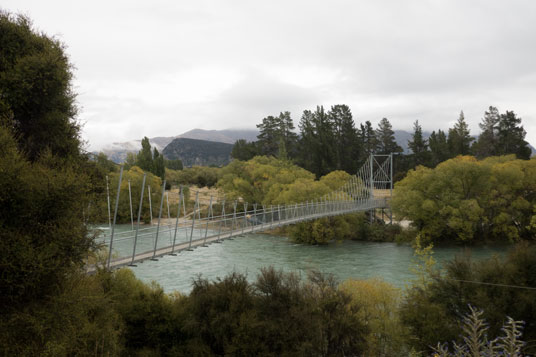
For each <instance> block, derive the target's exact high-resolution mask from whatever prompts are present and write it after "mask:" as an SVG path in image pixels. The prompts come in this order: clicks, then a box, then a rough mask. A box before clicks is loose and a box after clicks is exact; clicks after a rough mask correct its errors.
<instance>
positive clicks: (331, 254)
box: [131, 234, 504, 293]
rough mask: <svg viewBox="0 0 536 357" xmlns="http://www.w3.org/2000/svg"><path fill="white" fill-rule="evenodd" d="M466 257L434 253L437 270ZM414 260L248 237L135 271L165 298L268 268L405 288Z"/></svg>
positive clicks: (482, 252) (364, 246) (388, 247)
mask: <svg viewBox="0 0 536 357" xmlns="http://www.w3.org/2000/svg"><path fill="white" fill-rule="evenodd" d="M466 252H467V250H466ZM463 253H464V248H461V247H457V246H451V247H436V248H434V258H435V259H436V260H437V261H438V264H439V265H441V263H442V262H445V261H446V260H449V259H452V258H453V257H454V256H455V255H456V254H463ZM470 254H471V255H472V257H473V258H475V259H482V258H486V257H490V256H492V255H493V254H504V249H503V248H500V247H478V248H472V249H471V250H470ZM414 259H415V258H414V256H413V249H412V248H411V247H409V246H407V245H398V244H396V243H374V242H357V241H343V242H338V243H337V242H333V243H331V244H328V245H325V246H310V245H302V244H294V243H292V242H291V241H289V240H288V238H286V237H280V236H273V235H268V234H250V235H245V236H244V237H236V238H234V239H233V240H226V241H224V242H223V243H221V244H211V245H209V246H208V247H199V248H197V249H195V250H194V251H184V252H181V253H179V254H178V255H177V256H165V257H162V258H160V259H159V260H158V261H150V260H147V261H144V262H143V263H138V266H137V267H133V268H131V269H132V270H133V271H134V273H135V274H136V276H137V277H138V278H139V279H141V280H143V281H145V282H151V281H156V282H157V283H158V284H160V285H161V286H162V287H163V289H164V290H165V291H166V292H172V291H174V290H177V291H179V292H181V293H188V292H189V291H190V290H191V287H192V281H193V279H194V278H195V277H197V276H202V277H204V278H208V279H209V280H214V279H216V278H218V277H224V276H225V275H226V274H228V273H231V272H233V271H236V272H239V273H245V274H247V277H248V280H250V281H254V280H255V279H256V276H257V274H258V273H259V271H260V269H261V268H262V267H266V266H274V267H275V268H276V269H280V270H283V271H287V272H297V273H299V274H301V275H302V276H303V277H306V276H307V273H308V272H309V271H311V270H319V271H321V272H323V273H328V274H333V275H334V276H335V277H336V278H337V279H338V280H339V281H344V280H345V279H349V278H354V279H367V278H372V277H379V278H382V279H384V280H386V281H388V282H390V283H392V284H394V285H395V286H398V287H401V288H403V287H404V286H405V285H406V284H407V283H408V281H409V280H410V279H412V278H413V275H412V274H411V272H410V269H411V266H412V264H413V261H414Z"/></svg>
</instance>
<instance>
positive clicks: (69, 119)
mask: <svg viewBox="0 0 536 357" xmlns="http://www.w3.org/2000/svg"><path fill="white" fill-rule="evenodd" d="M0 49H1V50H0V118H1V121H2V123H3V124H2V125H4V126H6V127H9V128H11V129H12V130H13V134H14V136H15V137H16V138H17V143H18V147H19V149H20V150H21V151H22V152H24V153H25V155H26V157H27V158H28V159H30V160H31V161H34V160H36V159H37V158H38V157H39V155H40V154H41V153H43V152H44V151H46V150H50V152H51V153H52V154H53V155H58V156H61V157H64V158H66V157H77V156H79V155H80V145H81V142H80V126H79V124H78V122H77V120H76V119H75V117H76V114H77V108H76V105H75V94H74V92H73V90H72V83H71V79H72V76H73V75H72V66H71V64H70V63H69V60H68V57H67V55H66V54H65V52H64V45H63V44H62V43H60V42H59V41H58V40H56V39H54V38H51V37H48V36H46V35H45V34H41V33H36V32H34V31H33V30H32V24H31V21H30V20H29V19H28V18H26V17H25V16H20V15H19V16H13V15H10V14H8V13H5V12H1V11H0Z"/></svg>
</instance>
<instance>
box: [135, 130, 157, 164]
mask: <svg viewBox="0 0 536 357" xmlns="http://www.w3.org/2000/svg"><path fill="white" fill-rule="evenodd" d="M136 165H137V166H139V167H140V168H141V169H142V170H143V171H151V172H152V170H153V154H152V153H151V143H150V142H149V138H148V137H146V136H144V137H143V139H142V140H141V150H140V151H139V152H138V156H137V157H136Z"/></svg>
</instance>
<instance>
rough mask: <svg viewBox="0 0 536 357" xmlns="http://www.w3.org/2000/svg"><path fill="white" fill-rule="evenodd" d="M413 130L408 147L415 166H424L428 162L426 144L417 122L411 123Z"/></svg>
mask: <svg viewBox="0 0 536 357" xmlns="http://www.w3.org/2000/svg"><path fill="white" fill-rule="evenodd" d="M413 130H414V131H413V135H412V139H411V140H410V141H408V146H409V148H410V150H411V151H412V152H413V159H414V162H415V165H424V164H426V163H427V162H428V154H429V151H428V143H427V142H426V140H425V139H424V137H423V134H422V127H421V126H420V125H419V121H418V120H416V121H415V123H413Z"/></svg>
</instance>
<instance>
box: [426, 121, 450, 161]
mask: <svg viewBox="0 0 536 357" xmlns="http://www.w3.org/2000/svg"><path fill="white" fill-rule="evenodd" d="M428 146H429V147H430V155H431V164H432V166H435V165H437V164H439V163H440V162H443V161H445V160H447V159H449V158H450V151H449V145H448V143H447V135H446V134H445V132H444V131H443V130H438V132H437V134H436V132H435V131H433V132H432V134H431V135H430V138H429V139H428Z"/></svg>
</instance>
